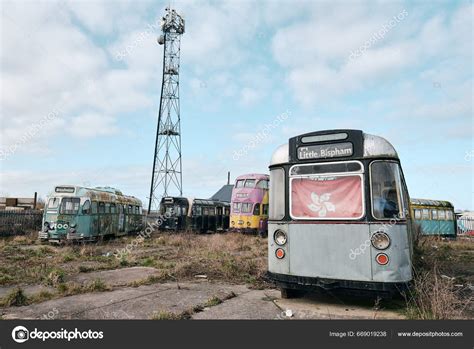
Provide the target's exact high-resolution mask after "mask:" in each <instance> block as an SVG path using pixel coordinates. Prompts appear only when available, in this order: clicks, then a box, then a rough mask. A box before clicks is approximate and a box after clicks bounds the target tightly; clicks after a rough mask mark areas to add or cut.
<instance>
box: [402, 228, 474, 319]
mask: <svg viewBox="0 0 474 349" xmlns="http://www.w3.org/2000/svg"><path fill="white" fill-rule="evenodd" d="M414 257H415V258H414V267H415V268H414V270H415V273H414V274H415V275H414V282H413V287H412V290H411V291H409V292H408V294H407V295H406V303H407V307H406V314H407V317H408V318H410V319H427V320H428V319H462V318H466V317H471V316H472V315H470V314H469V312H470V311H472V302H473V295H472V291H471V290H470V288H469V285H472V283H473V281H474V243H473V242H472V241H470V240H464V239H458V240H456V241H446V240H442V239H440V238H430V237H424V238H420V239H418V240H417V243H416V244H415V249H414Z"/></svg>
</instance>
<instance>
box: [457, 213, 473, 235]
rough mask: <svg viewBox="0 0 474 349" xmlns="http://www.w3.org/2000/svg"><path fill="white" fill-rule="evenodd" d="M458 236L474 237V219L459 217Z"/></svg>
mask: <svg viewBox="0 0 474 349" xmlns="http://www.w3.org/2000/svg"><path fill="white" fill-rule="evenodd" d="M457 225H458V235H468V236H474V217H458V222H457Z"/></svg>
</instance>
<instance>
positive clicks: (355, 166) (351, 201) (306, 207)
mask: <svg viewBox="0 0 474 349" xmlns="http://www.w3.org/2000/svg"><path fill="white" fill-rule="evenodd" d="M335 170H337V171H344V172H340V173H335V172H336V171H335ZM324 172H326V174H325V173H324ZM290 173H291V174H292V177H293V178H291V179H290V181H291V184H290V185H291V198H290V200H291V202H290V208H291V216H292V217H293V218H297V219H298V218H299V219H359V218H361V217H362V216H363V215H364V197H363V183H362V166H361V164H360V163H358V162H351V163H345V164H344V163H341V164H317V165H309V166H308V165H303V166H294V167H293V168H292V169H291V171H290Z"/></svg>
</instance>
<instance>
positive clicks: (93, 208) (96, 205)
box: [91, 201, 99, 214]
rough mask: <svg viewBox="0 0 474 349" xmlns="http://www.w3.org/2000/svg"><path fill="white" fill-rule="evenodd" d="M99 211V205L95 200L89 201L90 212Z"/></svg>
mask: <svg viewBox="0 0 474 349" xmlns="http://www.w3.org/2000/svg"><path fill="white" fill-rule="evenodd" d="M98 212H99V207H98V204H97V201H92V202H91V214H97V213H98Z"/></svg>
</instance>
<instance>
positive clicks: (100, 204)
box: [99, 202, 105, 213]
mask: <svg viewBox="0 0 474 349" xmlns="http://www.w3.org/2000/svg"><path fill="white" fill-rule="evenodd" d="M99 213H105V203H103V202H99Z"/></svg>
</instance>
